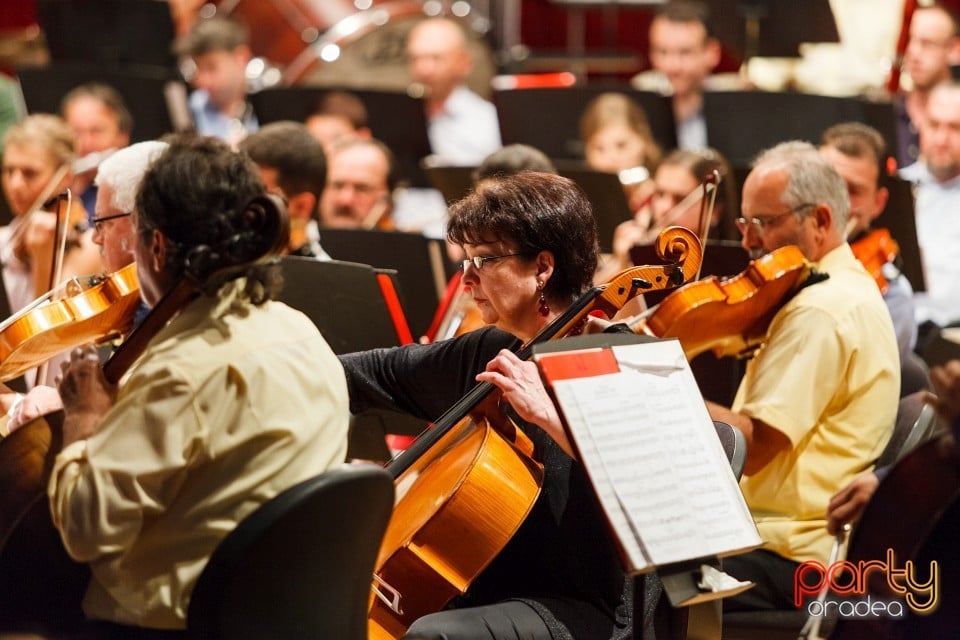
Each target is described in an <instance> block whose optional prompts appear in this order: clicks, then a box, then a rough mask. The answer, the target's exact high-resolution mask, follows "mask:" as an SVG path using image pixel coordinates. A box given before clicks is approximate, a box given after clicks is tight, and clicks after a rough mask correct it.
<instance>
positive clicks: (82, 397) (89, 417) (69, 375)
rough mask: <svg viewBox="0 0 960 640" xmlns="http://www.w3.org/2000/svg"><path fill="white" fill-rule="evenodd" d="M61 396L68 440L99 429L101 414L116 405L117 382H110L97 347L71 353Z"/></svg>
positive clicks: (63, 369) (64, 427)
mask: <svg viewBox="0 0 960 640" xmlns="http://www.w3.org/2000/svg"><path fill="white" fill-rule="evenodd" d="M61 369H62V371H63V376H62V379H61V381H60V386H59V391H60V398H61V400H62V401H63V409H64V413H65V414H66V415H65V418H64V422H63V436H64V444H68V443H70V442H73V441H74V440H82V439H85V438H89V437H90V436H91V435H93V434H94V433H95V432H96V429H97V425H99V424H100V418H101V417H103V415H104V414H105V413H106V412H107V411H109V410H110V407H112V406H113V403H114V400H115V399H116V395H117V387H116V385H113V384H110V383H109V382H107V379H106V378H105V377H104V376H103V370H102V369H101V368H100V358H99V356H98V355H97V352H96V350H95V349H94V348H93V347H79V348H77V349H74V350H73V352H72V353H71V354H70V362H66V363H64V364H62V365H61Z"/></svg>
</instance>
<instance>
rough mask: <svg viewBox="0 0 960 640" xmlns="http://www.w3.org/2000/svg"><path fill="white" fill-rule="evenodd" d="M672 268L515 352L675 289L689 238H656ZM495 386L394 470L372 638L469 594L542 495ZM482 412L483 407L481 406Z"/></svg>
mask: <svg viewBox="0 0 960 640" xmlns="http://www.w3.org/2000/svg"><path fill="white" fill-rule="evenodd" d="M657 246H658V251H659V252H660V256H661V258H662V259H663V260H665V261H667V263H668V264H666V265H664V266H640V267H634V268H633V269H628V270H627V271H624V272H623V273H621V274H620V275H619V276H617V277H615V278H614V279H613V280H611V281H610V282H608V283H607V284H606V285H602V286H599V287H594V288H592V289H590V290H589V291H587V292H586V293H585V294H583V295H582V296H581V297H580V298H578V299H577V300H576V301H575V302H574V304H573V305H571V307H570V308H568V309H567V310H566V311H565V312H564V313H563V314H561V315H560V316H559V317H558V318H556V319H555V320H554V321H553V322H551V323H550V324H549V325H547V327H545V328H544V329H543V330H542V331H541V332H540V333H539V334H538V335H537V336H536V337H534V338H533V339H532V340H531V341H530V342H529V343H528V344H526V345H524V346H522V347H521V348H520V350H519V351H518V352H517V355H518V357H520V358H521V359H526V358H528V357H529V355H530V353H531V351H532V346H533V345H534V344H536V343H539V342H543V341H546V340H549V339H553V338H559V337H563V336H565V335H568V334H570V333H574V332H577V331H578V330H579V329H580V327H581V326H582V324H583V322H584V321H585V319H586V317H587V315H588V314H590V313H591V312H601V313H603V314H604V315H606V316H607V317H612V316H613V314H615V313H616V311H617V310H619V309H620V308H621V307H622V306H623V304H624V303H625V302H627V301H628V300H630V299H631V298H633V297H635V296H636V295H638V294H640V293H643V292H645V291H650V290H654V289H662V288H666V287H673V286H679V285H680V284H682V283H683V282H685V281H687V280H688V279H689V278H690V277H692V275H693V274H694V273H696V271H697V270H698V269H699V266H700V260H701V256H702V254H701V248H700V244H699V240H698V239H697V238H696V236H695V235H694V234H693V232H691V231H689V230H687V229H684V228H681V227H672V228H670V229H667V230H665V231H664V232H663V233H662V234H661V236H660V237H659V238H658V244H657ZM495 389H496V387H494V386H493V385H491V384H489V383H481V384H478V385H477V386H475V387H474V388H473V389H472V390H471V391H470V392H469V393H467V395H466V396H464V397H463V398H462V399H461V400H460V401H458V402H457V403H456V404H455V405H454V406H453V407H451V408H450V409H449V410H448V411H447V412H445V413H444V414H443V415H442V416H441V417H440V418H438V419H437V421H436V422H435V424H434V426H433V428H432V429H430V430H428V431H426V432H425V433H424V434H423V435H421V436H420V438H419V439H417V440H416V441H415V442H414V444H413V445H412V446H411V447H410V448H409V449H407V450H406V451H405V452H404V453H402V454H400V456H398V457H397V458H395V459H394V460H393V461H392V462H391V463H390V464H389V465H388V467H387V468H388V470H389V471H390V472H391V474H392V475H393V477H394V479H395V484H396V490H397V502H396V506H395V509H394V512H393V516H392V517H391V520H390V524H389V525H388V527H387V531H386V534H385V536H384V540H383V543H382V545H381V549H380V553H379V555H378V558H377V562H376V564H375V573H374V584H373V587H372V590H373V594H372V596H371V604H370V612H369V624H368V629H369V636H370V638H371V639H372V640H385V639H387V638H391V639H392V638H399V637H400V636H401V635H403V633H404V631H405V630H406V628H407V627H408V626H409V625H410V624H411V623H412V622H413V621H414V620H416V619H417V618H419V617H421V616H423V615H425V614H427V613H433V612H436V611H439V610H441V609H442V608H443V606H444V605H445V604H446V603H447V602H448V601H449V600H450V599H451V598H453V597H454V596H456V595H458V594H461V593H464V592H465V591H466V590H467V588H468V587H469V586H470V584H471V582H472V581H473V580H474V579H475V578H476V576H477V575H478V574H479V573H480V572H481V571H482V570H483V569H484V568H485V567H486V566H487V565H488V564H489V563H490V562H491V561H492V560H493V558H494V556H496V554H497V553H499V552H500V550H501V549H502V548H503V547H504V546H505V545H506V543H507V542H508V541H509V540H510V538H512V537H513V534H514V533H515V532H516V530H517V529H518V528H519V526H520V525H521V524H522V522H523V521H524V519H525V518H526V516H527V514H528V513H529V511H530V509H531V508H532V506H533V503H534V501H535V500H536V498H537V496H538V495H539V491H540V484H541V480H542V476H543V469H542V465H541V464H540V463H539V462H538V461H536V460H534V459H533V458H532V453H533V447H532V443H531V442H530V440H529V439H528V438H527V437H526V435H525V434H523V432H522V431H521V430H520V429H515V430H514V433H513V434H512V438H511V437H507V436H506V435H504V434H503V433H502V432H501V431H500V430H498V429H496V428H494V427H493V421H494V420H496V419H497V416H496V415H493V414H492V413H488V414H487V415H481V416H478V417H476V418H474V417H473V416H474V415H475V414H477V413H482V412H481V411H480V410H481V405H483V404H484V403H485V402H486V401H487V400H488V399H490V398H492V397H493V396H492V394H493V392H494V391H495ZM483 408H486V406H484V407H483Z"/></svg>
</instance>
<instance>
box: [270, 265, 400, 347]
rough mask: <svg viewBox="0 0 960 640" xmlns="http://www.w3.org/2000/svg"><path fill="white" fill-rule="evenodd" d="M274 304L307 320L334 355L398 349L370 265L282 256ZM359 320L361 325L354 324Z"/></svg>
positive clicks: (394, 328) (394, 330) (395, 329)
mask: <svg viewBox="0 0 960 640" xmlns="http://www.w3.org/2000/svg"><path fill="white" fill-rule="evenodd" d="M280 264H281V268H282V269H283V289H282V290H281V292H280V296H279V297H278V299H279V300H280V301H281V302H283V303H286V304H288V305H290V306H291V307H293V308H294V309H297V310H299V311H302V312H303V313H304V314H305V315H306V316H307V317H308V318H310V319H311V320H312V321H313V323H314V324H315V325H317V328H318V329H319V330H320V333H322V334H323V337H324V338H326V340H327V344H329V345H330V348H331V349H333V352H334V353H336V354H337V355H340V354H343V353H350V352H353V351H365V350H367V349H375V348H377V347H395V346H397V345H399V344H401V341H400V339H399V333H398V331H400V330H402V328H401V329H398V327H397V326H396V324H395V322H394V319H393V316H392V315H391V313H390V309H389V307H388V305H387V301H386V299H385V298H384V294H383V291H382V289H381V287H380V285H379V283H378V282H377V275H378V273H384V272H385V270H382V269H374V268H373V267H371V266H370V265H366V264H357V263H353V262H341V261H337V260H333V261H321V260H316V259H314V258H303V257H298V256H284V257H283V258H281V259H280ZM358 319H362V322H358Z"/></svg>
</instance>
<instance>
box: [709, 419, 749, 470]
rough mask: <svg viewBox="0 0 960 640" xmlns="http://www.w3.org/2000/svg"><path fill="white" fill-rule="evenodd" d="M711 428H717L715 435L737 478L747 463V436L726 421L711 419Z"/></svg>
mask: <svg viewBox="0 0 960 640" xmlns="http://www.w3.org/2000/svg"><path fill="white" fill-rule="evenodd" d="M713 428H714V429H716V430H717V437H718V438H720V444H722V445H723V450H724V452H725V453H726V454H727V460H729V461H730V468H731V469H733V475H734V477H736V479H737V480H739V479H740V476H742V475H743V466H744V465H745V464H746V463H747V438H746V437H745V436H744V435H743V432H742V431H740V429H737V428H736V427H735V426H733V425H731V424H728V423H726V422H720V421H719V420H714V421H713Z"/></svg>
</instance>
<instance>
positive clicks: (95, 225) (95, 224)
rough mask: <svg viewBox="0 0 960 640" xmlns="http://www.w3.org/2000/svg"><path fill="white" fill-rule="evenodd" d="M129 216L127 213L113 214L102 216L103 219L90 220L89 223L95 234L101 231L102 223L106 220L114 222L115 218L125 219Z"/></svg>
mask: <svg viewBox="0 0 960 640" xmlns="http://www.w3.org/2000/svg"><path fill="white" fill-rule="evenodd" d="M130 215H131V214H129V213H116V214H114V215H112V216H103V217H100V218H94V219H93V220H91V221H90V222H91V223H93V228H94V230H95V231H96V232H97V233H100V231H101V228H100V227H101V225H102V224H103V223H104V222H106V221H107V220H115V219H117V218H127V217H129V216H130Z"/></svg>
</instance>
